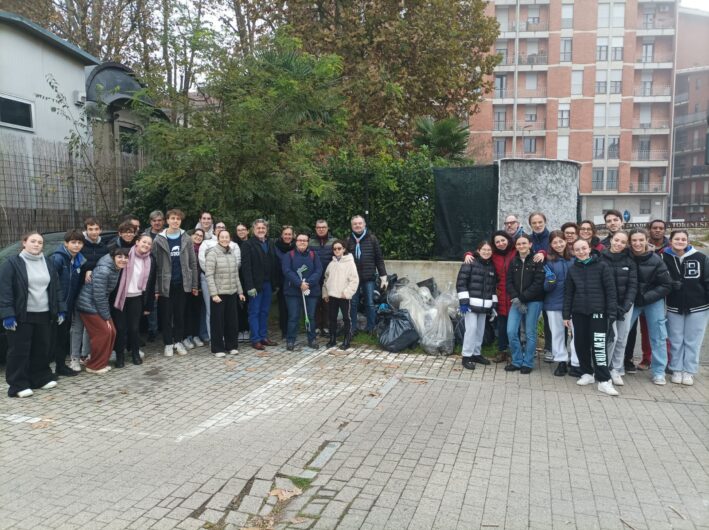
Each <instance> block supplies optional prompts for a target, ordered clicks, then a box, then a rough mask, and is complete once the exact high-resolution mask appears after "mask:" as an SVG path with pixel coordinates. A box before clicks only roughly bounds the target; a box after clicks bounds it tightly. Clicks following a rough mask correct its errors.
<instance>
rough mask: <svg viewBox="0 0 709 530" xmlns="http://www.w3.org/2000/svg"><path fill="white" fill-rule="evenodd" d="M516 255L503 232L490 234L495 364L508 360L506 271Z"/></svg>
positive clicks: (510, 238) (508, 237) (508, 308)
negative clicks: (494, 284)
mask: <svg viewBox="0 0 709 530" xmlns="http://www.w3.org/2000/svg"><path fill="white" fill-rule="evenodd" d="M516 255H517V249H515V242H514V240H513V239H512V237H511V236H510V235H509V234H508V233H507V232H505V231H504V230H498V231H497V232H495V233H493V234H492V264H493V266H494V267H495V274H496V275H497V309H496V311H497V318H496V320H497V355H496V356H495V362H496V363H503V362H506V361H507V359H508V358H509V353H508V350H509V347H510V342H509V340H508V338H507V315H509V314H510V306H511V305H512V302H511V301H510V297H509V295H508V294H507V269H508V268H509V266H510V263H512V260H513V259H514V258H515V256H516Z"/></svg>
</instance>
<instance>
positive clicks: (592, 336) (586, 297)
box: [562, 239, 618, 396]
mask: <svg viewBox="0 0 709 530" xmlns="http://www.w3.org/2000/svg"><path fill="white" fill-rule="evenodd" d="M574 256H576V261H575V262H574V264H573V266H572V267H570V268H569V274H568V276H567V278H566V284H565V285H564V308H563V310H562V312H563V318H564V325H565V326H566V327H567V328H569V329H572V327H571V322H572V321H573V333H574V345H575V346H576V354H577V355H578V357H579V364H580V365H581V371H582V372H583V375H582V376H581V377H580V378H579V380H578V381H576V384H577V385H581V386H584V385H590V384H592V383H593V382H594V379H595V381H597V382H598V391H599V392H603V393H604V394H608V395H609V396H617V395H618V391H617V390H616V389H615V388H613V382H612V381H611V374H610V370H609V369H608V356H607V353H606V337H607V333H608V329H609V327H610V326H612V324H613V322H614V321H615V319H616V315H617V314H618V301H617V298H616V291H615V280H614V279H613V271H612V270H611V268H610V266H609V265H608V264H607V263H606V262H604V261H601V260H600V258H599V257H598V256H596V255H592V254H591V247H590V246H589V244H588V241H584V240H583V239H579V240H578V241H575V242H574ZM594 376H595V377H594Z"/></svg>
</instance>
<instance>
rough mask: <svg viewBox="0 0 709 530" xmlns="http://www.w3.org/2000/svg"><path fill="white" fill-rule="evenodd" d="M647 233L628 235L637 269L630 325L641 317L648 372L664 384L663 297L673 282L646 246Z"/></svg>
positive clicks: (633, 232)
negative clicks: (644, 325) (646, 337)
mask: <svg viewBox="0 0 709 530" xmlns="http://www.w3.org/2000/svg"><path fill="white" fill-rule="evenodd" d="M648 241H649V236H648V233H647V231H646V230H644V229H642V228H635V229H633V230H631V232H630V250H631V251H632V254H633V259H634V260H635V264H636V265H637V267H638V292H637V294H636V295H635V306H634V307H633V316H632V318H631V323H630V324H631V326H632V325H633V324H634V323H635V321H636V320H637V319H638V317H639V316H640V315H641V314H643V315H645V319H646V320H647V327H648V332H649V334H650V349H651V350H652V360H651V362H650V371H651V377H652V382H653V383H655V384H656V385H664V384H666V381H665V367H666V366H667V318H666V317H665V297H666V296H667V295H668V294H670V291H671V290H672V279H671V278H670V273H669V271H668V270H667V266H666V265H665V263H664V261H662V258H661V257H660V256H658V255H657V254H655V253H654V252H653V251H652V250H651V249H650V248H649V247H648Z"/></svg>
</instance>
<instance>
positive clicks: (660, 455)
mask: <svg viewBox="0 0 709 530" xmlns="http://www.w3.org/2000/svg"><path fill="white" fill-rule="evenodd" d="M241 352H242V353H241V354H240V355H239V356H237V357H236V358H227V359H216V358H214V357H213V356H212V355H210V354H209V353H208V351H207V349H206V348H199V349H196V350H192V351H191V352H190V353H189V355H187V356H184V357H178V356H176V357H172V358H165V357H162V356H159V355H157V354H149V355H148V356H147V358H146V362H145V363H144V364H143V365H142V366H138V367H135V366H132V365H131V366H129V367H127V368H125V369H123V370H112V371H111V372H109V373H108V374H107V375H105V376H92V375H88V374H82V375H81V376H80V377H76V378H72V379H67V378H62V379H61V380H60V384H59V387H58V388H56V389H54V390H51V391H38V392H37V393H36V394H35V396H33V397H32V398H29V399H10V398H0V400H1V401H0V528H91V529H97V528H141V529H142V528H219V529H221V528H242V527H246V526H255V525H259V526H260V527H261V528H386V529H390V528H412V529H413V528H442V529H449V528H461V529H462V528H466V529H468V528H635V529H637V530H640V529H641V528H648V529H654V528H701V527H702V525H704V526H705V527H706V526H707V525H709V473H708V471H709V450H708V446H709V390H708V389H707V387H706V384H707V380H706V378H705V377H704V376H703V375H700V376H698V377H697V378H696V384H695V386H693V387H684V386H678V385H671V384H670V383H669V382H668V384H667V386H665V387H658V386H655V385H652V384H651V383H650V381H649V380H648V377H647V375H646V374H643V373H639V374H637V375H628V376H627V377H626V378H625V381H626V385H625V386H624V387H622V388H619V390H620V392H621V396H620V397H618V398H611V397H608V396H604V395H601V394H600V393H598V392H597V391H596V390H595V387H594V386H589V387H579V386H578V385H576V384H575V379H572V378H569V377H564V378H558V377H553V376H552V375H551V370H552V365H542V366H541V367H540V368H538V369H536V370H534V371H533V372H532V374H531V375H529V376H523V375H521V374H519V373H518V372H517V373H508V372H505V371H504V370H503V369H502V368H503V367H502V366H500V365H490V366H487V367H482V366H479V367H478V368H477V369H476V370H475V371H473V372H470V371H467V370H463V369H462V367H461V366H460V358H459V357H450V358H437V357H428V356H422V355H414V354H390V353H386V352H380V351H377V350H373V349H371V348H366V347H359V348H355V349H351V350H348V351H347V352H342V351H339V350H336V349H331V350H322V349H321V350H319V351H316V352H313V351H310V350H304V351H300V352H295V353H290V352H286V351H285V349H284V348H282V347H276V348H269V350H267V351H266V352H265V353H262V352H256V351H255V350H252V349H251V348H249V347H248V346H243V347H242V348H241ZM287 477H291V480H287ZM296 486H297V487H299V488H301V489H302V490H303V492H302V493H301V494H300V495H294V496H293V497H291V498H289V499H286V500H283V501H277V499H276V497H274V496H270V492H271V491H272V489H273V488H281V489H285V490H289V488H294V487H296Z"/></svg>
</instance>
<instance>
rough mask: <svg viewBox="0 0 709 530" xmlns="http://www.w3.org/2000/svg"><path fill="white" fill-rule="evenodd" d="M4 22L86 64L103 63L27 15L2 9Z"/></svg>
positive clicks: (1, 15) (1, 19)
mask: <svg viewBox="0 0 709 530" xmlns="http://www.w3.org/2000/svg"><path fill="white" fill-rule="evenodd" d="M2 22H4V23H5V24H8V25H10V26H14V27H16V28H17V29H19V30H21V31H24V32H27V33H29V34H31V35H33V36H35V37H37V38H38V39H40V40H42V41H44V42H46V43H47V44H49V45H50V46H53V47H54V48H56V49H58V50H60V51H63V52H64V53H66V54H67V55H71V56H72V57H74V58H75V59H78V60H79V61H80V62H81V63H82V64H84V65H92V64H100V63H101V61H100V60H99V59H98V58H96V57H94V56H93V55H91V54H90V53H87V52H85V51H84V50H82V49H81V48H79V47H78V46H76V45H75V44H72V43H71V42H69V41H66V40H64V39H62V38H60V37H58V36H56V35H55V34H54V33H52V32H51V31H48V30H46V29H44V28H43V27H41V26H38V25H37V24H35V23H34V22H32V21H30V20H27V19H26V18H25V17H22V16H20V15H16V14H15V13H9V12H7V11H0V23H2Z"/></svg>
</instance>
